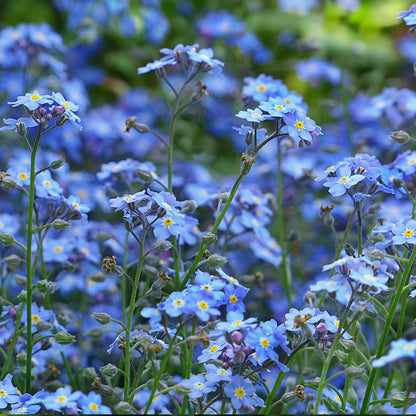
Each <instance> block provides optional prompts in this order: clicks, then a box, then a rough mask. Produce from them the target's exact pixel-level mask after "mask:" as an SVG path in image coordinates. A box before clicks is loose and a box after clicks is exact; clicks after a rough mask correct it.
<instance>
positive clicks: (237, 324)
mask: <svg viewBox="0 0 416 416" xmlns="http://www.w3.org/2000/svg"><path fill="white" fill-rule="evenodd" d="M256 320H257V319H256V318H248V319H246V320H244V315H243V314H242V313H241V312H233V311H231V312H228V313H227V322H219V323H218V324H217V329H219V330H221V331H224V332H230V333H231V332H233V331H237V330H238V329H243V328H254V327H255V326H256V325H255V322H256Z"/></svg>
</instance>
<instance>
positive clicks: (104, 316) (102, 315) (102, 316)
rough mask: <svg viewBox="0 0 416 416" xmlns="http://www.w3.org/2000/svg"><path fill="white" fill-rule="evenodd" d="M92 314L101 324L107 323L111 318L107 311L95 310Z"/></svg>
mask: <svg viewBox="0 0 416 416" xmlns="http://www.w3.org/2000/svg"><path fill="white" fill-rule="evenodd" d="M91 316H92V317H93V318H94V319H95V320H96V321H97V322H98V323H99V324H101V325H106V324H108V323H109V322H110V320H111V316H110V315H109V314H108V313H106V312H94V313H93V314H92V315H91Z"/></svg>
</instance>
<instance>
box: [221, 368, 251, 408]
mask: <svg viewBox="0 0 416 416" xmlns="http://www.w3.org/2000/svg"><path fill="white" fill-rule="evenodd" d="M224 393H225V394H226V395H227V397H229V398H230V399H231V403H232V405H233V407H234V409H237V410H238V409H240V408H241V407H242V406H247V407H249V406H252V404H253V399H252V396H253V395H254V394H255V393H256V390H255V388H254V386H253V384H252V383H251V381H249V380H247V379H245V378H244V377H243V376H239V375H237V376H234V377H233V378H232V379H231V381H230V382H229V383H228V384H227V385H226V386H225V388H224Z"/></svg>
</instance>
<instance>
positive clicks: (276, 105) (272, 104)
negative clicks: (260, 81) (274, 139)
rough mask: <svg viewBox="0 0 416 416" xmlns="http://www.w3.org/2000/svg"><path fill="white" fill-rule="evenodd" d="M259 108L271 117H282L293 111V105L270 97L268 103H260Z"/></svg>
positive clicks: (278, 98) (279, 98)
mask: <svg viewBox="0 0 416 416" xmlns="http://www.w3.org/2000/svg"><path fill="white" fill-rule="evenodd" d="M259 107H260V108H261V109H262V110H263V111H265V112H266V113H269V114H270V115H271V116H272V117H283V116H284V115H285V114H286V113H289V112H291V111H293V110H294V109H295V105H293V104H290V103H289V104H287V103H286V102H285V101H284V100H283V98H281V97H271V98H269V99H268V101H262V102H261V103H260V105H259Z"/></svg>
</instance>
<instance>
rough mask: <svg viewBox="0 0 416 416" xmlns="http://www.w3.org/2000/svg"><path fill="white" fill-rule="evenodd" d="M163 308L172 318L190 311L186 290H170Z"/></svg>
mask: <svg viewBox="0 0 416 416" xmlns="http://www.w3.org/2000/svg"><path fill="white" fill-rule="evenodd" d="M164 310H165V312H166V313H167V314H168V315H169V316H171V317H173V318H176V317H177V316H179V315H182V314H183V313H190V312H192V310H191V307H190V302H189V299H188V294H187V292H186V291H182V292H172V293H171V294H170V295H169V297H168V298H167V299H166V301H165V304H164Z"/></svg>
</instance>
